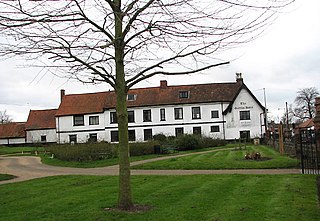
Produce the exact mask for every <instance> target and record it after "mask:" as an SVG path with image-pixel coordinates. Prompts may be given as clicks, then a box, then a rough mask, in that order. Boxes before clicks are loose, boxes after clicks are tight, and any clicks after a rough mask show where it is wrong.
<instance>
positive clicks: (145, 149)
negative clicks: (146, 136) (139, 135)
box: [129, 141, 159, 156]
mask: <svg viewBox="0 0 320 221" xmlns="http://www.w3.org/2000/svg"><path fill="white" fill-rule="evenodd" d="M155 146H159V141H148V142H138V143H130V144H129V147H130V156H141V155H147V154H154V153H155Z"/></svg>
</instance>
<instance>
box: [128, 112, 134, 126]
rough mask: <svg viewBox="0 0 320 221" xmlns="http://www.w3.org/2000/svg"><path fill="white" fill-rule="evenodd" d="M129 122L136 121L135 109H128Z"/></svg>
mask: <svg viewBox="0 0 320 221" xmlns="http://www.w3.org/2000/svg"><path fill="white" fill-rule="evenodd" d="M128 123H134V111H128Z"/></svg>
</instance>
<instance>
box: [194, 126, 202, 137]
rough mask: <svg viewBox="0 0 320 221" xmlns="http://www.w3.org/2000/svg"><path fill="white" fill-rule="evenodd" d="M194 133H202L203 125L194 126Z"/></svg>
mask: <svg viewBox="0 0 320 221" xmlns="http://www.w3.org/2000/svg"><path fill="white" fill-rule="evenodd" d="M193 134H197V135H201V127H194V128H193Z"/></svg>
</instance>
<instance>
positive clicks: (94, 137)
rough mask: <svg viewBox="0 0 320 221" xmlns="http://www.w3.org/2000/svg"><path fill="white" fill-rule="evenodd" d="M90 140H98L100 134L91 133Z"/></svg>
mask: <svg viewBox="0 0 320 221" xmlns="http://www.w3.org/2000/svg"><path fill="white" fill-rule="evenodd" d="M88 141H89V142H97V141H98V134H89V140H88Z"/></svg>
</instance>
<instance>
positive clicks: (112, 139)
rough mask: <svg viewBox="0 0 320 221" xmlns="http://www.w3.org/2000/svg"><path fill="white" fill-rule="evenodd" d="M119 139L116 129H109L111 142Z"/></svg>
mask: <svg viewBox="0 0 320 221" xmlns="http://www.w3.org/2000/svg"><path fill="white" fill-rule="evenodd" d="M118 141H119V133H118V131H117V130H114V131H111V142H118Z"/></svg>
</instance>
